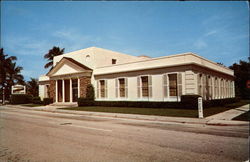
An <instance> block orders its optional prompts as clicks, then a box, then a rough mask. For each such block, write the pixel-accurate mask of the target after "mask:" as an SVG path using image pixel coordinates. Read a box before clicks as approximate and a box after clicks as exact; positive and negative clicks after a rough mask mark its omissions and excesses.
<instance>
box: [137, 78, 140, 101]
mask: <svg viewBox="0 0 250 162" xmlns="http://www.w3.org/2000/svg"><path fill="white" fill-rule="evenodd" d="M140 80H141V77H137V97H138V98H140V97H141V82H140Z"/></svg>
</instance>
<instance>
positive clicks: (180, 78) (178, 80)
mask: <svg viewBox="0 0 250 162" xmlns="http://www.w3.org/2000/svg"><path fill="white" fill-rule="evenodd" d="M177 85H178V86H177V88H178V96H181V95H182V74H181V73H178V74H177Z"/></svg>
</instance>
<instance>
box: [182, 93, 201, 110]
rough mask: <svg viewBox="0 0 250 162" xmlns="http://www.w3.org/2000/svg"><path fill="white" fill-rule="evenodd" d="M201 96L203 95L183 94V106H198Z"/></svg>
mask: <svg viewBox="0 0 250 162" xmlns="http://www.w3.org/2000/svg"><path fill="white" fill-rule="evenodd" d="M199 97H201V96H200V95H182V96H181V102H182V103H183V106H184V107H185V108H188V107H192V108H197V107H198V98H199Z"/></svg>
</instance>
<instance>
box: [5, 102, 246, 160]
mask: <svg viewBox="0 0 250 162" xmlns="http://www.w3.org/2000/svg"><path fill="white" fill-rule="evenodd" d="M248 132H249V127H248V126H246V125H245V126H213V125H204V124H185V123H167V122H155V121H148V120H135V119H122V118H112V117H93V116H89V115H76V114H63V113H53V112H43V111H32V110H24V109H16V108H7V107H4V106H0V161H126V162H127V161H171V162H172V161H214V162H216V161H220V162H221V161H227V162H228V161H246V160H248V157H249V154H248V153H249V151H248V150H249V147H248V142H249V141H248V137H249V134H248Z"/></svg>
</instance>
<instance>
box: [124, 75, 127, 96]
mask: <svg viewBox="0 0 250 162" xmlns="http://www.w3.org/2000/svg"><path fill="white" fill-rule="evenodd" d="M124 81H125V97H126V98H127V97H128V78H125V79H124Z"/></svg>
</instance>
